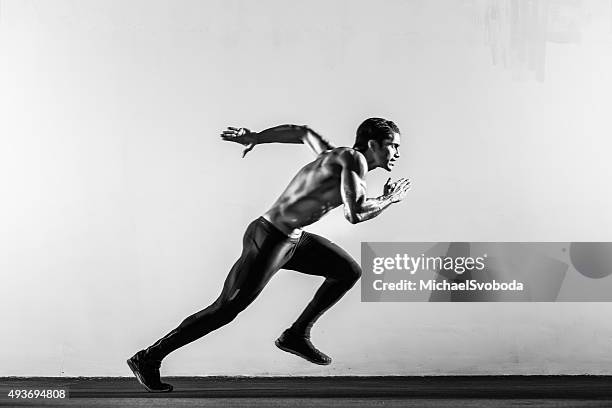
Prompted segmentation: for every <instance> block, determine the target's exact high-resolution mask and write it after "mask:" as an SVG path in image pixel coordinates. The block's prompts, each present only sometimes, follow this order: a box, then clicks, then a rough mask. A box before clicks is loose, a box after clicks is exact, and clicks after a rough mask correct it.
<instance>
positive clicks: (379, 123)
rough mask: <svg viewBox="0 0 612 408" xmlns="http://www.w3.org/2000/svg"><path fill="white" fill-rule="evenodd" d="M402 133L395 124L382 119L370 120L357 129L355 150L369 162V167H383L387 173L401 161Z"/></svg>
mask: <svg viewBox="0 0 612 408" xmlns="http://www.w3.org/2000/svg"><path fill="white" fill-rule="evenodd" d="M399 145H400V131H399V128H398V127H397V125H396V124H395V123H393V122H392V121H390V120H387V119H382V118H369V119H366V120H364V121H363V123H362V124H361V125H359V127H358V128H357V137H356V138H355V145H354V146H353V148H354V149H355V150H358V151H360V152H361V153H363V154H364V155H365V156H366V159H367V160H368V167H369V168H370V170H371V169H374V168H376V167H382V168H383V169H385V170H387V171H391V168H392V167H393V166H394V164H395V160H397V159H399V157H400V154H399Z"/></svg>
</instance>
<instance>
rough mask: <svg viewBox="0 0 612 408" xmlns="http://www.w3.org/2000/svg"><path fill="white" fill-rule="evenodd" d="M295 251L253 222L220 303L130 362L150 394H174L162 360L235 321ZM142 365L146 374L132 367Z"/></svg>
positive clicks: (219, 298) (188, 319)
mask: <svg viewBox="0 0 612 408" xmlns="http://www.w3.org/2000/svg"><path fill="white" fill-rule="evenodd" d="M294 248H295V243H294V242H291V241H290V240H288V239H287V237H286V236H284V235H282V234H279V233H278V232H277V231H274V230H271V229H270V228H269V226H267V225H266V224H265V223H264V222H262V221H261V219H258V220H255V221H253V222H252V223H251V224H250V225H249V227H248V228H247V231H246V232H245V235H244V239H243V250H242V255H241V257H240V258H239V259H238V261H237V262H236V263H235V264H234V266H233V267H232V269H231V271H230V273H229V275H228V276H227V278H226V280H225V283H224V285H223V290H222V292H221V294H220V296H219V297H218V298H217V300H215V301H214V302H213V303H212V304H211V305H210V306H208V307H207V308H205V309H203V310H201V311H199V312H197V313H195V314H193V315H191V316H189V317H187V318H186V319H185V320H183V322H182V323H181V324H180V325H179V326H178V327H177V328H176V329H174V330H172V331H171V332H170V333H168V334H167V335H166V336H164V337H162V338H161V339H159V340H158V341H157V342H155V343H154V344H153V345H151V346H150V347H148V348H147V349H146V350H141V351H140V352H138V353H136V355H135V356H134V357H132V358H131V359H130V360H128V365H130V368H132V371H134V374H136V376H137V378H138V379H139V381H140V382H141V383H142V384H143V385H144V386H145V387H146V388H147V389H149V391H170V390H171V389H172V387H171V386H170V385H168V384H163V383H161V381H160V380H159V366H160V365H161V360H162V359H163V358H164V357H166V356H167V355H168V354H169V353H171V352H172V351H174V350H176V349H178V348H179V347H182V346H184V345H186V344H188V343H191V342H192V341H194V340H196V339H199V338H200V337H202V336H204V335H206V334H208V333H210V332H211V331H213V330H215V329H218V328H220V327H222V326H224V325H226V324H228V323H229V322H231V321H232V320H234V318H235V317H236V316H237V315H238V314H239V313H240V312H242V311H243V310H244V309H245V308H246V307H247V306H248V305H249V304H250V303H251V302H253V300H255V298H256V297H257V295H259V293H260V292H261V291H262V290H263V288H264V287H265V285H266V284H267V283H268V281H269V280H270V278H271V277H272V276H273V275H274V273H275V272H276V271H277V270H278V269H279V268H280V267H281V266H282V265H283V264H284V263H285V262H286V261H287V259H288V258H289V257H290V256H291V254H292V252H293V250H294ZM131 360H133V361H131ZM130 361H131V362H130ZM139 362H140V363H141V366H142V367H143V369H142V370H144V371H146V372H144V373H141V372H137V371H138V370H136V371H135V370H134V368H133V367H132V366H133V365H137V363H139ZM139 374H140V375H139ZM144 377H147V378H144Z"/></svg>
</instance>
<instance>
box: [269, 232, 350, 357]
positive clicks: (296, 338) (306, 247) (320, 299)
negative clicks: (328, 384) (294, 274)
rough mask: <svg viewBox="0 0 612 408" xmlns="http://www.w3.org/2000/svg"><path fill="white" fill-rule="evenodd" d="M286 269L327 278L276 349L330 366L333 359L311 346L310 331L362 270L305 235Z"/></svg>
mask: <svg viewBox="0 0 612 408" xmlns="http://www.w3.org/2000/svg"><path fill="white" fill-rule="evenodd" d="M283 268H284V269H291V270H294V271H298V272H302V273H307V274H309V275H317V276H323V277H325V281H324V282H323V284H322V285H321V286H320V287H319V289H318V290H317V292H316V293H315V295H314V298H313V299H312V300H311V301H310V303H308V305H307V306H306V308H305V309H304V311H303V312H302V314H300V316H299V317H298V318H297V320H296V321H295V323H293V325H292V326H291V328H290V329H288V330H286V331H285V332H284V333H283V335H281V337H280V338H279V339H278V340H277V346H279V347H280V348H281V349H283V350H285V351H289V352H292V353H294V354H298V355H300V356H301V357H304V358H306V359H307V360H309V361H311V362H313V363H315V364H323V365H324V364H329V363H330V362H331V358H329V357H328V356H326V355H325V354H323V353H321V352H320V351H319V350H317V349H316V348H315V347H314V346H313V345H312V343H310V341H309V339H310V329H311V327H312V325H313V324H314V323H315V321H316V320H317V319H318V318H319V317H320V316H321V315H322V314H323V313H324V312H325V311H326V310H327V309H329V308H330V307H331V306H333V305H334V304H335V303H336V302H337V301H338V300H340V298H342V296H344V294H345V293H346V292H348V290H349V289H351V288H352V287H353V285H354V284H355V282H357V281H358V280H359V278H360V277H361V268H360V266H359V264H358V263H357V262H355V260H354V259H353V258H352V257H351V256H350V255H349V254H348V253H347V252H346V251H344V250H343V249H342V248H340V247H339V246H338V245H336V244H334V243H332V242H331V241H329V240H328V239H326V238H323V237H321V236H318V235H315V234H311V233H308V232H304V233H303V235H302V239H301V240H300V242H299V244H298V246H297V247H296V249H295V252H294V254H293V256H292V258H291V259H290V260H289V261H288V262H287V263H286V264H285V265H284V266H283Z"/></svg>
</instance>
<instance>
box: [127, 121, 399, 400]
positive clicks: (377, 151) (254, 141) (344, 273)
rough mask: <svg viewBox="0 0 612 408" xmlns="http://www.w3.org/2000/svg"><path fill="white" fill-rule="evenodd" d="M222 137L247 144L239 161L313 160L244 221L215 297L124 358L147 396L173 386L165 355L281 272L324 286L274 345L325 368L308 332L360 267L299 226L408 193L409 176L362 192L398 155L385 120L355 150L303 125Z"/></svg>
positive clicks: (368, 127) (365, 210) (376, 208)
mask: <svg viewBox="0 0 612 408" xmlns="http://www.w3.org/2000/svg"><path fill="white" fill-rule="evenodd" d="M221 138H222V139H223V140H227V141H230V142H236V143H239V144H242V145H244V146H246V148H245V150H244V152H243V155H242V157H244V156H245V155H246V154H247V153H248V152H249V151H251V150H252V149H253V148H254V147H255V146H256V145H258V144H262V143H303V144H306V145H308V146H309V147H310V148H311V149H312V150H313V151H314V152H315V154H316V155H317V158H316V159H315V160H314V161H312V162H310V163H308V164H307V165H306V166H304V167H303V168H302V169H301V170H300V171H298V173H297V175H296V176H295V177H294V178H293V180H291V182H290V183H289V185H288V186H287V188H286V189H285V191H284V192H283V193H282V194H281V196H280V197H279V198H278V199H277V200H276V202H275V203H274V204H273V205H272V208H270V209H269V210H268V211H267V212H266V213H265V214H263V216H261V217H259V218H257V219H256V220H254V221H253V222H251V224H249V226H248V227H247V230H246V232H245V234H244V238H243V244H242V245H243V247H242V255H241V256H240V258H239V259H238V261H236V263H235V264H234V266H233V267H232V269H231V271H230V273H229V275H228V276H227V278H226V280H225V283H224V286H223V290H222V291H221V294H220V295H219V297H218V298H217V299H216V300H215V301H214V302H213V303H212V304H211V305H210V306H208V307H207V308H205V309H203V310H201V311H199V312H197V313H195V314H193V315H191V316H189V317H187V318H186V319H185V320H184V321H183V322H182V323H181V324H180V325H179V326H178V327H177V328H176V329H174V330H172V331H171V332H170V333H168V334H167V335H166V336H164V337H163V338H161V339H159V340H158V341H157V342H156V343H155V344H153V345H151V346H150V347H148V348H147V349H145V350H141V351H139V352H138V353H136V354H135V355H134V356H133V357H131V358H130V359H129V360H128V361H127V362H128V365H129V367H130V368H131V369H132V371H133V372H134V374H135V375H136V378H137V379H138V381H139V382H140V383H141V384H142V385H143V386H144V387H145V388H146V389H147V390H149V391H151V392H168V391H172V386H171V385H170V384H166V383H162V382H161V379H160V373H159V368H160V366H161V360H162V359H163V358H164V357H165V356H167V355H168V354H169V353H171V352H172V351H174V350H176V349H178V348H179V347H182V346H184V345H185V344H188V343H190V342H192V341H194V340H196V339H199V338H200V337H202V336H204V335H206V334H207V333H210V332H211V331H213V330H216V329H218V328H219V327H221V326H224V325H226V324H228V323H229V322H231V321H232V320H234V318H235V317H236V316H237V315H238V314H239V313H240V312H242V311H243V310H244V309H245V308H246V307H247V306H248V305H249V304H250V303H251V302H253V300H255V298H256V297H257V295H258V294H259V293H260V292H261V290H262V289H263V288H264V286H265V285H266V284H267V283H268V281H269V280H270V278H272V276H273V275H274V274H275V273H276V271H278V270H279V269H281V268H282V269H290V270H294V271H298V272H302V273H306V274H310V275H318V276H323V277H325V281H324V282H323V284H322V285H321V287H320V288H319V289H318V290H317V292H316V293H315V295H314V298H313V299H312V300H311V301H310V303H309V304H308V306H306V309H304V311H303V312H302V314H301V315H300V316H299V317H298V319H297V320H296V321H295V323H293V325H292V326H291V327H290V328H288V329H287V330H285V331H284V332H283V333H282V334H281V336H280V337H279V338H278V339H277V340H276V345H277V347H279V348H280V349H281V350H284V351H287V352H289V353H293V354H295V355H298V356H300V357H303V358H305V359H306V360H308V361H310V362H312V363H315V364H322V365H325V364H329V363H330V362H331V358H329V357H328V356H326V355H325V354H324V353H322V352H321V351H319V350H317V348H316V347H314V346H313V345H312V343H311V342H310V328H311V327H312V325H313V324H314V322H315V321H316V320H317V319H318V318H319V317H320V316H321V314H322V313H323V312H325V311H326V310H327V309H329V308H330V307H331V306H333V305H334V304H335V303H336V302H337V301H338V300H339V299H340V298H341V297H342V296H343V295H344V294H345V293H346V292H347V291H348V290H349V289H350V288H351V287H352V286H353V285H354V284H355V282H357V280H358V279H359V277H360V276H361V269H360V267H359V264H357V262H355V260H353V259H352V258H351V256H350V255H349V254H348V253H347V252H346V251H344V250H343V249H342V248H340V247H338V246H337V245H335V244H334V243H332V242H330V241H329V240H327V239H325V238H323V237H320V236H318V235H315V234H312V233H309V232H306V231H303V230H302V228H303V227H304V226H307V225H310V224H312V223H314V222H315V221H318V220H319V219H320V218H321V217H323V216H324V215H325V214H326V213H328V212H329V211H330V210H332V209H334V208H336V207H338V206H339V205H341V204H343V205H344V216H345V218H346V219H347V220H348V221H349V222H350V223H351V224H356V223H358V222H362V221H366V220H369V219H371V218H374V217H376V216H377V215H378V214H380V213H381V212H382V211H383V210H384V209H386V208H388V207H389V206H390V205H391V204H393V203H397V202H399V201H401V200H402V199H404V197H405V196H406V193H407V191H408V189H409V188H410V181H409V180H407V179H403V178H402V179H399V180H398V181H397V182H395V183H391V179H389V180H387V182H386V183H385V186H384V188H383V194H382V195H381V196H379V197H377V198H367V197H366V195H365V194H366V186H365V181H364V177H365V175H366V173H367V172H368V171H370V170H373V169H375V168H378V167H382V168H383V169H385V170H387V171H391V169H392V168H393V166H394V164H395V161H396V160H397V159H399V157H400V154H399V146H400V132H399V129H398V128H397V126H396V125H395V124H394V123H393V122H391V121H389V120H385V119H381V118H370V119H367V120H365V121H364V122H363V123H362V124H361V125H360V126H359V128H358V129H357V137H356V140H355V145H354V146H353V148H350V147H335V146H333V145H332V144H331V143H330V142H329V141H328V140H326V139H325V138H324V137H323V136H321V135H319V134H318V133H316V132H314V131H313V130H312V129H310V128H309V127H307V126H296V125H281V126H277V127H274V128H271V129H267V130H264V131H262V132H259V133H256V132H251V131H249V130H248V129H246V128H239V129H238V128H233V127H229V128H228V129H227V130H225V131H224V132H223V133H222V135H221Z"/></svg>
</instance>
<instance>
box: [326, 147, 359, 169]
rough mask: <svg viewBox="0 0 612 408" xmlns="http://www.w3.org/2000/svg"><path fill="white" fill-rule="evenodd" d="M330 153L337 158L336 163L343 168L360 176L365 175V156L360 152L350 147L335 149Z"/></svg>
mask: <svg viewBox="0 0 612 408" xmlns="http://www.w3.org/2000/svg"><path fill="white" fill-rule="evenodd" d="M331 153H333V154H334V155H335V156H336V157H337V158H338V162H339V164H341V165H342V167H343V168H348V169H350V170H354V171H357V172H358V173H360V174H362V173H365V170H366V169H367V162H366V158H365V156H364V155H363V153H361V152H360V151H358V150H355V149H353V148H352V147H336V148H334V149H332V150H331Z"/></svg>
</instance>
